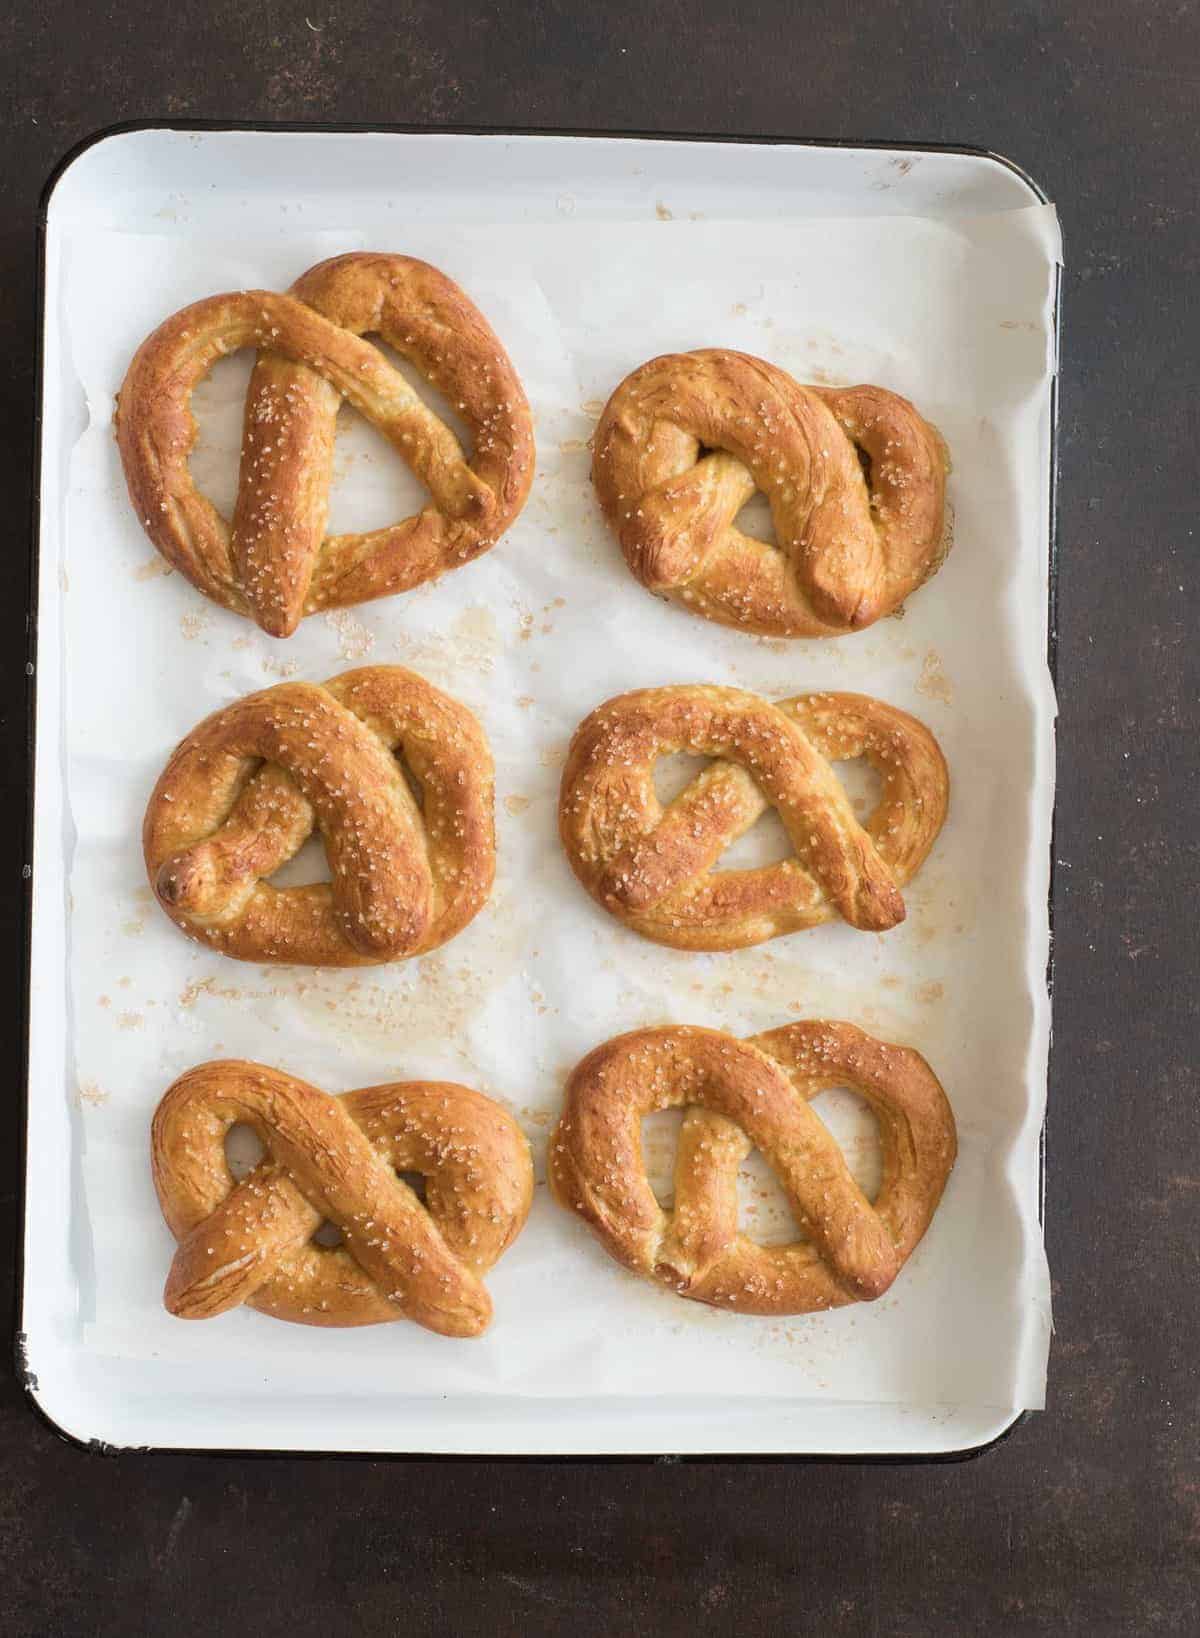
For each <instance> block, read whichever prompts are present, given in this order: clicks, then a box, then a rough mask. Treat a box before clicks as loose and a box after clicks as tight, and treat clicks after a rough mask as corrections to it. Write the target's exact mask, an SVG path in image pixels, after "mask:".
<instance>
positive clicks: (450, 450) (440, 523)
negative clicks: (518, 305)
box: [116, 252, 534, 637]
mask: <svg viewBox="0 0 1200 1638" xmlns="http://www.w3.org/2000/svg"><path fill="white" fill-rule="evenodd" d="M367 334H377V335H379V336H381V337H382V339H383V340H384V341H385V342H387V344H388V345H389V346H390V347H392V348H393V349H394V350H395V351H396V352H397V353H399V354H400V355H401V356H402V357H403V358H405V359H406V360H407V361H408V362H409V363H410V364H412V365H413V367H414V368H415V369H416V370H417V371H418V372H419V373H420V374H421V375H422V376H423V377H424V378H425V379H426V380H427V381H428V382H430V384H431V385H433V386H436V387H437V388H438V389H439V390H440V391H441V392H443V393H444V394H445V395H446V397H447V398H448V399H449V401H450V402H451V403H452V404H453V405H454V407H455V409H456V410H457V412H458V414H459V415H460V416H461V417H462V419H463V421H464V422H465V423H466V425H467V427H468V428H469V429H470V433H471V437H472V440H473V443H474V452H473V455H472V458H471V460H470V461H468V460H467V459H466V457H465V456H464V454H463V452H462V449H461V447H460V445H459V442H458V439H457V438H456V437H455V436H454V433H453V432H452V431H451V430H450V428H449V427H447V426H446V425H445V423H444V422H442V421H441V420H439V418H438V417H437V416H436V415H435V414H434V413H433V411H432V410H431V409H429V407H428V406H427V405H426V404H425V402H424V400H423V399H422V398H421V397H420V395H419V394H418V393H417V392H416V391H415V390H414V389H413V388H412V387H411V386H410V385H409V383H408V381H407V380H406V379H405V377H404V376H403V375H402V374H401V373H400V372H399V371H398V370H396V369H395V368H393V366H392V365H391V364H389V363H388V361H387V359H386V358H385V357H384V356H383V354H382V353H381V352H380V351H379V349H378V348H376V347H373V346H371V344H370V343H369V342H367V341H364V340H363V339H361V338H362V337H363V336H364V335H367ZM242 347H254V348H256V349H257V351H258V358H257V362H256V364H255V368H254V373H253V375H252V376H251V378H250V389H249V392H248V394H247V397H246V409H245V423H244V431H243V442H242V458H241V473H240V477H239V482H238V497H237V504H236V506H235V508H234V515H233V520H232V524H230V523H228V522H227V521H226V520H225V519H224V518H223V517H222V516H221V515H220V514H219V513H218V512H217V510H216V508H215V507H214V506H213V505H212V503H211V502H210V501H209V500H207V499H206V498H205V496H203V495H202V494H200V492H199V491H198V490H197V489H196V486H195V484H194V483H193V482H192V477H191V472H190V470H189V467H188V457H189V455H190V454H191V450H192V446H193V444H194V443H195V439H196V425H195V421H194V420H193V418H192V412H191V407H190V404H191V395H192V391H193V389H194V388H195V387H196V385H197V384H198V383H199V382H200V381H201V380H202V379H203V378H204V376H206V375H207V374H208V372H209V371H210V370H211V369H212V367H213V365H214V364H215V363H216V361H217V360H218V359H219V358H221V357H223V356H224V355H225V354H226V353H231V352H235V351H237V350H238V349H239V348H242ZM343 401H345V402H347V403H349V404H352V405H353V406H354V408H355V409H357V410H358V411H359V412H360V413H361V414H363V415H365V416H366V417H367V419H368V420H369V421H371V422H372V423H373V424H374V425H375V426H376V427H377V428H378V429H379V431H380V432H381V433H382V434H383V436H384V437H385V438H386V439H387V440H388V441H389V442H390V443H391V444H392V446H393V447H394V448H395V450H396V452H397V454H399V455H400V457H401V458H402V459H403V460H404V461H406V462H407V464H408V465H409V466H410V467H411V468H412V470H413V472H414V473H415V474H416V476H417V477H418V478H419V479H420V480H421V482H422V483H423V484H424V485H425V487H426V488H427V489H428V490H429V492H430V495H431V497H432V498H431V500H430V503H429V505H427V506H426V507H424V508H423V510H422V511H421V512H419V513H417V514H416V515H415V516H414V517H410V518H406V519H405V520H404V521H403V522H401V523H397V524H394V525H392V526H390V527H388V528H385V529H375V530H372V531H371V532H369V533H367V534H351V535H334V536H329V537H326V534H325V523H326V517H327V515H328V510H329V488H330V482H331V478H332V463H333V445H334V434H335V428H336V424H337V414H338V409H339V407H340V405H341V404H342V402H343ZM116 426H117V442H118V445H119V448H120V451H121V459H122V462H123V463H124V467H125V478H126V483H127V484H128V488H129V497H130V500H131V501H132V503H133V507H134V510H135V512H136V514H137V516H138V517H139V518H140V519H141V520H142V523H143V526H144V527H145V529H146V532H147V534H148V535H149V536H150V539H151V540H152V541H153V542H154V544H155V546H156V547H157V548H158V550H159V551H160V552H161V553H162V555H163V556H164V557H165V558H166V559H167V561H168V562H169V563H171V564H172V565H174V567H175V568H177V569H178V570H179V571H180V573H181V574H184V575H186V576H187V578H188V579H189V580H190V581H191V582H192V584H193V585H194V586H196V587H197V588H198V589H199V590H200V591H202V592H204V594H205V595H206V596H207V597H211V598H212V599H213V600H214V601H215V602H218V603H221V604H223V605H224V606H225V607H226V608H228V609H232V610H234V612H235V613H238V614H245V615H248V616H249V617H250V618H251V619H253V620H256V621H257V622H258V624H259V625H260V626H261V627H262V628H263V630H264V631H266V632H269V633H270V634H271V635H272V636H274V637H286V636H289V635H290V634H291V633H292V632H293V631H295V629H296V627H297V625H298V624H299V622H300V620H301V618H302V617H303V616H304V615H306V614H312V613H314V612H315V611H317V610H319V609H332V608H344V607H346V606H347V605H349V604H352V603H362V602H366V601H368V600H369V599H371V598H375V597H389V596H391V595H393V594H394V593H396V592H402V591H408V590H410V589H411V588H412V587H414V586H419V585H420V584H421V583H422V582H423V581H426V580H430V579H433V578H435V577H436V576H438V575H441V574H444V573H445V572H446V571H447V570H449V569H456V568H458V567H460V565H462V564H463V563H467V562H469V561H470V560H471V559H472V558H474V557H478V556H479V555H480V554H481V553H483V552H486V551H487V550H488V549H489V548H490V547H492V546H494V545H495V543H496V541H497V540H498V539H499V538H500V536H501V535H502V534H503V533H504V531H505V530H506V529H507V528H508V527H509V525H510V524H511V523H512V521H513V519H514V518H515V517H516V516H517V514H518V513H519V512H520V510H521V508H522V506H523V505H524V504H525V499H526V496H527V495H528V493H529V486H530V483H531V482H532V478H533V462H534V446H533V419H532V416H531V414H530V410H529V405H528V403H527V402H526V399H525V394H524V392H523V391H522V388H521V383H520V381H519V380H518V378H517V375H516V372H515V370H514V369H513V367H512V364H511V363H510V361H509V358H508V355H507V354H506V353H505V351H504V349H503V347H502V346H501V345H500V342H499V341H498V340H497V338H496V336H495V335H494V334H493V332H492V330H491V328H490V326H489V325H488V323H487V320H486V319H485V318H484V317H483V315H482V314H481V313H480V312H479V311H478V309H477V308H476V307H475V306H474V305H473V304H472V303H471V301H470V300H469V299H468V298H467V296H466V295H465V294H464V292H463V291H462V290H460V289H459V287H458V286H457V285H456V284H455V283H454V282H453V280H451V279H448V278H447V277H446V275H445V274H444V273H439V272H438V270H437V269H436V268H434V267H430V266H428V265H427V263H425V262H419V261H415V260H414V259H413V258H412V257H410V256H386V255H376V254H369V253H365V252H364V253H354V254H351V255H347V256H336V257H334V258H333V259H332V260H331V261H327V262H321V263H319V264H318V266H316V267H313V268H310V269H309V271H308V272H307V273H305V274H304V275H303V276H302V277H301V278H300V279H298V280H297V282H296V283H295V284H294V285H293V286H292V289H291V291H290V292H289V294H287V295H286V296H280V295H276V294H274V293H273V292H272V291H269V290H247V291H242V292H240V293H237V292H232V293H230V294H228V295H223V296H211V297H209V298H208V299H206V300H204V301H198V302H195V303H193V305H192V306H190V307H185V308H183V309H182V311H180V312H178V313H176V314H174V315H173V316H172V317H171V318H169V319H167V320H166V321H165V322H164V323H162V324H160V325H159V327H158V329H157V330H155V331H154V333H153V334H152V335H150V336H149V337H148V338H147V339H146V340H145V341H144V342H143V343H142V345H141V347H139V349H138V351H137V353H136V354H135V356H134V359H133V362H132V363H131V364H130V366H129V370H128V373H127V374H126V377H125V381H124V384H123V385H122V387H121V391H120V394H119V397H118V401H117V415H116Z"/></svg>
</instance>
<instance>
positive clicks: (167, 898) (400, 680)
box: [142, 665, 495, 967]
mask: <svg viewBox="0 0 1200 1638" xmlns="http://www.w3.org/2000/svg"><path fill="white" fill-rule="evenodd" d="M401 756H403V758H404V760H405V762H406V763H407V765H408V767H409V769H410V770H411V772H412V774H413V776H414V777H415V779H416V780H417V781H418V782H419V786H420V792H421V798H420V805H419V806H418V802H417V800H416V799H415V798H414V796H413V794H412V792H411V791H410V789H409V786H408V783H407V781H406V779H405V777H404V772H403V770H402V767H401V763H400V761H399V758H400V757H401ZM314 830H316V831H319V833H320V836H321V840H322V842H323V843H324V846H325V853H326V857H327V858H328V860H329V868H330V875H331V877H332V880H331V881H329V882H320V883H313V884H311V885H309V886H307V887H282V888H275V887H272V886H271V885H270V883H269V881H268V879H267V878H269V877H270V876H271V875H272V874H273V873H274V872H275V871H276V870H278V869H279V868H280V866H281V865H283V864H285V863H286V862H287V860H289V859H291V858H293V857H294V856H295V854H296V853H298V852H299V851H300V849H301V847H303V845H304V843H305V842H306V841H307V840H308V838H309V836H310V835H311V834H312V833H313V831H314ZM142 839H143V846H144V851H145V857H146V869H147V871H148V873H149V877H150V883H151V886H152V887H153V888H154V892H155V895H156V896H157V898H158V902H159V903H160V904H161V905H162V907H163V909H164V910H165V911H166V912H167V914H168V915H169V916H170V918H171V920H172V921H173V922H174V923H175V925H176V926H177V927H180V928H182V929H183V931H184V932H185V933H187V934H188V935H189V936H190V937H191V938H194V939H198V940H199V941H200V942H201V943H204V944H208V945H210V946H211V947H212V948H213V949H216V950H220V951H222V953H223V954H225V955H230V956H234V957H236V958H237V959H238V960H240V961H281V962H283V961H286V962H302V963H306V964H308V965H310V966H316V967H352V966H361V965H368V964H372V963H378V962H385V961H398V960H400V959H401V958H402V957H405V956H413V955H421V954H423V953H424V952H425V951H427V950H432V949H433V948H434V947H435V946H437V945H439V944H443V943H445V941H446V940H447V939H448V938H452V937H453V936H454V934H455V933H457V932H459V931H460V930H461V929H462V928H463V927H465V926H466V925H467V923H468V922H469V921H470V920H471V918H472V917H473V916H474V915H475V914H476V913H477V911H478V910H479V909H480V907H481V906H482V905H483V904H484V903H485V901H486V900H487V896H488V894H489V892H490V891H491V886H492V878H493V874H494V870H495V833H494V823H493V813H492V757H491V752H490V750H489V749H488V744H487V740H486V739H485V738H484V735H483V730H482V728H480V726H479V724H478V722H476V720H475V718H474V717H473V716H472V715H471V713H470V712H469V711H468V710H467V709H466V707H465V706H462V705H459V704H458V702H457V701H456V700H452V699H451V698H450V697H449V696H448V695H446V694H443V693H441V692H440V691H439V690H438V689H436V688H434V687H432V686H431V684H429V683H427V682H425V681H424V679H423V678H421V677H418V676H417V675H416V674H415V673H414V672H412V671H405V670H404V669H403V668H402V667H401V666H398V665H377V666H367V667H364V668H363V669H362V670H359V671H345V672H343V673H342V675H341V676H339V677H334V678H332V679H331V680H330V681H329V682H327V683H324V684H319V683H304V682H286V683H280V684H279V685H278V686H277V687H275V688H266V689H264V690H263V691H262V692H261V693H259V694H248V695H246V696H245V698H243V699H240V700H236V701H235V702H234V703H233V704H232V705H227V706H225V707H224V708H223V709H222V710H220V711H215V712H214V713H213V714H212V716H210V717H206V718H205V720H204V721H203V722H202V723H201V724H200V725H199V727H197V728H194V729H193V730H192V732H191V733H190V734H189V735H188V736H187V738H186V739H185V740H184V741H183V742H182V743H181V744H180V745H179V747H178V748H177V749H176V751H175V753H174V754H173V756H172V757H171V760H170V761H169V762H168V763H167V766H166V768H165V769H164V770H163V772H162V774H161V776H160V778H159V780H158V783H157V784H156V785H155V787H154V791H153V794H152V795H151V797H150V803H149V806H148V807H147V809H146V818H145V823H144V826H143V831H142Z"/></svg>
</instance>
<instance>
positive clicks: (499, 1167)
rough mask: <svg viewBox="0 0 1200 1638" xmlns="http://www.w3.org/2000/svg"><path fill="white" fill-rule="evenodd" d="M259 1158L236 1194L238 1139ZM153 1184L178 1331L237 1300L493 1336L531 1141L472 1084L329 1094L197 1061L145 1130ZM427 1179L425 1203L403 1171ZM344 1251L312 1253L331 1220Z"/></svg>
mask: <svg viewBox="0 0 1200 1638" xmlns="http://www.w3.org/2000/svg"><path fill="white" fill-rule="evenodd" d="M240 1122H244V1123H246V1124H248V1125H249V1126H251V1127H253V1129H254V1131H255V1133H256V1134H257V1136H258V1137H259V1139H260V1140H261V1142H262V1144H263V1147H264V1149H265V1150H266V1153H265V1155H264V1157H263V1159H262V1160H261V1161H260V1162H259V1163H258V1165H257V1166H256V1167H255V1168H254V1169H253V1171H252V1172H250V1174H249V1175H248V1176H246V1177H245V1178H243V1179H242V1181H241V1182H240V1183H239V1182H235V1180H234V1178H233V1176H232V1174H231V1172H230V1170H229V1165H228V1162H227V1161H226V1158H225V1137H226V1134H227V1133H228V1131H229V1129H230V1127H231V1126H234V1125H236V1124H238V1123H240ZM151 1158H152V1166H153V1172H154V1186H155V1188H156V1189H157V1191H158V1199H159V1204H160V1205H161V1206H162V1212H163V1216H164V1217H165V1218H166V1220H167V1225H168V1227H169V1228H170V1230H171V1232H172V1234H173V1235H174V1236H175V1238H176V1239H177V1240H178V1241H179V1247H178V1250H177V1251H176V1253H175V1259H174V1261H173V1262H172V1264H171V1270H170V1273H169V1275H168V1277H167V1284H166V1290H165V1292H164V1295H163V1301H164V1303H165V1305H166V1307H167V1308H168V1310H169V1311H170V1312H171V1313H172V1314H176V1315H178V1316H179V1317H180V1318H182V1319H211V1318H212V1317H213V1316H214V1315H216V1314H224V1313H226V1312H228V1310H229V1309H231V1308H236V1307H237V1306H238V1305H239V1304H241V1303H247V1304H249V1306H250V1307H251V1308H257V1309H259V1310H260V1312H262V1313H264V1314H271V1315H273V1316H274V1317H275V1318H276V1319H284V1320H293V1321H295V1322H296V1323H297V1324H301V1325H330V1326H342V1325H379V1324H383V1323H385V1322H387V1321H391V1320H398V1319H410V1320H414V1321H415V1322H416V1323H417V1324H418V1325H423V1326H426V1327H427V1328H428V1329H429V1330H431V1331H438V1332H440V1333H441V1334H442V1335H443V1336H451V1337H473V1336H478V1335H479V1333H480V1332H481V1331H483V1330H485V1329H486V1327H487V1325H488V1322H489V1321H490V1319H491V1316H492V1304H491V1299H490V1297H489V1296H488V1293H487V1291H486V1290H485V1288H484V1286H483V1281H482V1276H483V1275H484V1274H485V1273H486V1272H487V1270H488V1269H489V1268H491V1266H492V1264H493V1263H494V1262H495V1261H496V1260H497V1258H498V1257H499V1256H500V1255H501V1253H502V1252H503V1251H504V1250H505V1248H506V1247H507V1246H509V1245H510V1244H511V1243H512V1241H513V1240H514V1239H515V1238H516V1237H517V1235H518V1234H519V1233H520V1231H521V1228H522V1226H523V1224H524V1222H525V1219H526V1217H527V1216H528V1213H529V1205H530V1201H531V1200H532V1198H533V1166H532V1164H531V1162H530V1158H529V1145H528V1144H527V1143H526V1141H525V1138H524V1135H523V1134H522V1132H521V1130H520V1128H519V1127H518V1125H517V1124H516V1122H515V1121H514V1120H513V1119H512V1117H511V1115H509V1114H507V1113H506V1112H505V1111H504V1110H503V1109H501V1108H500V1106H499V1105H498V1104H495V1103H493V1102H492V1101H491V1099H490V1098H485V1097H484V1096H483V1095H482V1094H481V1093H479V1092H472V1091H471V1090H470V1089H469V1088H468V1087H465V1086H456V1085H454V1084H452V1083H449V1082H440V1081H400V1082H396V1083H395V1084H393V1085H389V1086H369V1087H364V1088H363V1089H362V1090H361V1091H358V1092H347V1093H345V1094H344V1095H343V1096H342V1097H331V1096H329V1095H328V1094H327V1093H325V1092H320V1091H318V1090H317V1088H316V1087H315V1086H309V1085H308V1084H307V1082H305V1081H301V1080H297V1079H296V1078H295V1077H294V1076H292V1075H285V1074H284V1073H283V1072H282V1071H281V1070H277V1069H270V1068H268V1067H267V1066H266V1065H265V1064H256V1063H247V1062H244V1061H243V1060H240V1059H233V1060H230V1061H228V1062H223V1063H207V1064H200V1065H199V1066H198V1067H197V1068H195V1069H190V1070H188V1072H187V1074H185V1075H182V1076H181V1077H180V1078H179V1080H177V1081H176V1082H175V1084H174V1085H173V1086H172V1087H171V1088H170V1089H169V1090H168V1091H167V1093H166V1095H165V1096H164V1098H163V1100H162V1102H161V1103H160V1104H159V1106H158V1108H157V1110H156V1111H155V1114H154V1121H153V1125H152V1129H151ZM397 1172H409V1173H412V1172H419V1173H421V1174H422V1176H423V1177H424V1179H425V1186H426V1198H425V1203H424V1204H422V1202H421V1200H420V1199H419V1198H418V1196H417V1194H416V1193H415V1192H414V1191H413V1190H412V1189H411V1188H409V1186H408V1184H407V1183H405V1182H404V1181H403V1180H402V1179H401V1178H399V1177H398V1176H397V1175H396V1174H397ZM326 1219H327V1220H329V1221H330V1222H332V1223H335V1224H336V1225H337V1227H338V1228H340V1229H341V1231H342V1234H343V1237H344V1239H343V1244H342V1245H340V1246H330V1247H327V1246H322V1245H320V1244H317V1243H314V1241H313V1238H312V1236H313V1234H314V1233H315V1232H316V1230H317V1229H318V1228H319V1227H320V1226H321V1224H322V1222H323V1221H324V1220H326Z"/></svg>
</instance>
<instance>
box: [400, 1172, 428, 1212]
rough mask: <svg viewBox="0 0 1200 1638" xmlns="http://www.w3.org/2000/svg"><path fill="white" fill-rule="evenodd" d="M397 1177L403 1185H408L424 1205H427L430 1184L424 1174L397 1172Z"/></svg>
mask: <svg viewBox="0 0 1200 1638" xmlns="http://www.w3.org/2000/svg"><path fill="white" fill-rule="evenodd" d="M396 1176H397V1177H398V1178H399V1179H400V1181H401V1183H407V1184H408V1186H409V1188H410V1189H411V1190H412V1192H413V1193H414V1194H415V1195H416V1197H417V1199H418V1200H419V1201H420V1202H421V1204H422V1205H424V1204H425V1201H426V1197H427V1194H428V1187H429V1186H428V1183H427V1182H426V1179H425V1174H424V1172H397V1173H396Z"/></svg>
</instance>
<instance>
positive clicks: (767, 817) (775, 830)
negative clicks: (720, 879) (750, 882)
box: [717, 808, 796, 870]
mask: <svg viewBox="0 0 1200 1638" xmlns="http://www.w3.org/2000/svg"><path fill="white" fill-rule="evenodd" d="M795 851H796V849H795V848H794V847H793V845H792V839H791V837H790V836H789V835H788V833H787V830H786V829H785V827H784V823H783V820H782V819H781V818H780V817H779V815H778V814H777V813H776V812H775V809H774V808H768V809H767V810H766V812H765V813H761V814H759V816H758V818H757V819H756V820H755V821H754V823H753V824H752V825H751V826H750V829H749V830H747V831H745V832H743V834H742V835H741V836H736V837H735V838H734V839H733V841H732V842H730V844H729V846H728V847H727V848H726V849H725V851H724V853H722V855H721V857H720V858H719V859H718V860H717V868H718V869H720V870H761V869H763V868H764V866H766V865H773V864H779V863H781V862H782V861H783V860H784V859H790V858H791V857H792V856H793V855H794V853H795Z"/></svg>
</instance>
